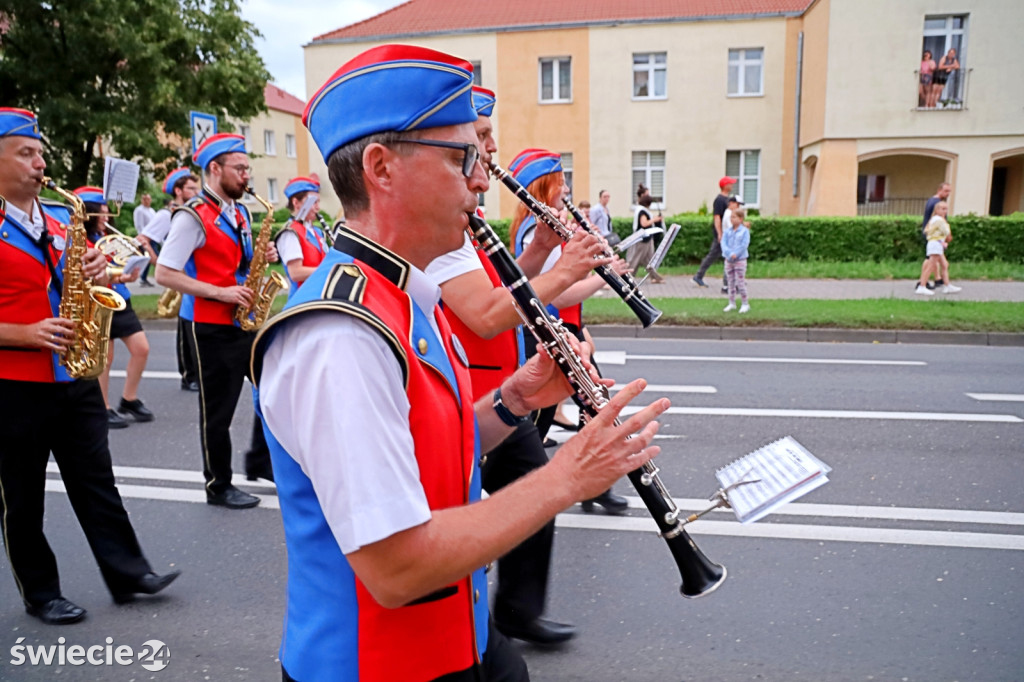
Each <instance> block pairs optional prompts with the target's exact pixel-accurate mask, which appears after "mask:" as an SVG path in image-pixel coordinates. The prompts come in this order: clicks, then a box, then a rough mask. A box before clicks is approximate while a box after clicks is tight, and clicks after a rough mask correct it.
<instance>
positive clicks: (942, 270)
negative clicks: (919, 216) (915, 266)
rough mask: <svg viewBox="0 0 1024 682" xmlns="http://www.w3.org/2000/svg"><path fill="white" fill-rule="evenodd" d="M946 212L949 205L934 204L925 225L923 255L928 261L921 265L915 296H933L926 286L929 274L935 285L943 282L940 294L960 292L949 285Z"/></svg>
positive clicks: (941, 202) (949, 232) (949, 239)
mask: <svg viewBox="0 0 1024 682" xmlns="http://www.w3.org/2000/svg"><path fill="white" fill-rule="evenodd" d="M948 212H949V204H947V203H946V202H945V201H940V202H939V203H937V204H935V211H934V213H933V214H932V217H931V219H929V220H928V224H927V225H925V228H924V234H925V236H926V237H927V238H928V247H927V250H926V252H925V253H926V254H927V258H928V260H926V261H925V262H924V263H922V264H921V279H920V280H918V283H917V289H915V290H914V293H915V294H919V295H921V296H934V295H935V292H934V291H932V290H931V289H929V288H928V286H927V285H928V276H929V275H930V274H934V275H935V281H936V284H937V283H938V282H939V281H940V279H941V281H943V282H945V285H944V286H943V287H942V289H941V291H942V293H944V294H955V293H956V292H958V291H961V288H960V287H957V286H953V285H952V284H950V283H949V261H948V260H947V259H946V246H948V245H949V243H950V242H951V241H953V233H952V232H951V231H950V229H949V223H948V222H947V221H946V214H947V213H948ZM936 289H938V287H936Z"/></svg>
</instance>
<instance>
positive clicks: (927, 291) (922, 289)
mask: <svg viewBox="0 0 1024 682" xmlns="http://www.w3.org/2000/svg"><path fill="white" fill-rule="evenodd" d="M914 293H915V294H920V295H921V296H934V295H935V292H934V291H932V290H931V289H929V288H928V287H923V286H921V285H920V284H918V285H917V288H916V289H914Z"/></svg>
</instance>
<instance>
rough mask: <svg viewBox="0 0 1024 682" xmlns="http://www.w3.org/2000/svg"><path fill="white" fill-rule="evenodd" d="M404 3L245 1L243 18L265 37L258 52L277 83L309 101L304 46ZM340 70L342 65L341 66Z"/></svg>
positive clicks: (377, 0) (382, 0)
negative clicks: (324, 34)
mask: <svg viewBox="0 0 1024 682" xmlns="http://www.w3.org/2000/svg"><path fill="white" fill-rule="evenodd" d="M402 2H404V0H333V1H332V0H301V1H300V2H293V3H290V4H289V3H283V2H281V0H243V1H242V17H243V18H245V20H246V21H249V22H251V23H252V24H254V25H255V26H256V28H258V29H259V31H260V33H262V34H263V38H262V39H259V40H257V41H256V49H258V50H259V52H260V55H262V57H263V61H264V63H265V64H266V65H267V69H268V70H269V71H270V73H271V74H272V75H273V80H274V83H275V84H277V85H278V86H280V87H282V88H284V89H285V90H286V91H288V92H290V93H291V94H293V95H295V96H296V97H298V98H300V99H303V100H304V99H306V94H307V93H306V80H305V77H304V76H303V56H302V46H303V45H306V44H307V43H309V41H310V40H312V38H313V36H317V35H320V34H322V33H327V32H328V31H333V30H334V29H336V28H341V27H342V26H347V25H348V24H352V23H355V22H357V21H362V20H363V19H367V18H369V17H372V16H373V15H375V14H379V13H380V12H383V11H384V10H386V9H390V8H392V7H394V6H395V5H399V4H401V3H402ZM339 66H340V65H339Z"/></svg>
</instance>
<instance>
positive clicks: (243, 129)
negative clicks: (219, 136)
mask: <svg viewBox="0 0 1024 682" xmlns="http://www.w3.org/2000/svg"><path fill="white" fill-rule="evenodd" d="M238 134H239V135H241V136H242V137H243V138H245V153H246V154H249V153H251V152H252V127H250V126H238Z"/></svg>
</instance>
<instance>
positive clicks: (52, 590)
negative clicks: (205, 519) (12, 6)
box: [0, 107, 178, 625]
mask: <svg viewBox="0 0 1024 682" xmlns="http://www.w3.org/2000/svg"><path fill="white" fill-rule="evenodd" d="M45 171H46V162H45V161H44V159H43V145H42V141H41V135H40V132H39V124H38V122H37V120H36V116H35V114H33V113H32V112H30V111H26V110H24V109H15V108H10V107H2V108H0V272H3V273H4V276H3V278H2V280H0V411H2V413H3V414H4V415H6V418H4V419H0V518H2V519H3V523H2V524H0V530H2V532H3V540H4V548H5V549H6V552H7V558H8V561H9V562H10V566H11V571H12V573H14V580H15V583H17V586H18V592H19V594H20V595H21V599H22V601H23V603H24V604H25V610H26V611H27V612H28V613H29V614H30V615H32V616H35V617H36V618H38V619H40V620H41V621H43V622H44V623H47V624H52V625H66V624H69V623H75V622H77V621H80V620H81V619H82V618H84V617H85V613H86V611H85V609H83V608H82V607H80V606H78V605H77V604H75V603H73V602H72V601H70V600H69V599H67V598H66V597H64V595H63V594H62V592H61V587H60V577H59V575H58V573H57V559H56V557H55V556H54V553H53V550H52V549H51V548H50V545H49V543H48V542H47V541H46V536H45V535H44V534H43V507H44V501H45V486H46V464H47V462H48V460H49V459H50V454H51V453H52V454H53V459H54V461H55V462H56V463H57V466H58V467H59V468H60V474H61V480H62V481H63V482H64V486H65V488H66V490H67V495H68V500H69V501H70V502H71V508H72V509H73V510H74V512H75V516H76V517H77V518H78V522H79V524H80V525H81V526H82V531H83V532H84V533H85V536H86V539H87V540H88V541H89V548H90V549H91V550H92V553H93V556H94V557H95V559H96V563H97V564H99V567H100V574H101V575H102V576H103V580H104V582H105V583H106V585H107V589H109V590H110V593H111V595H112V596H113V598H114V601H116V602H118V603H123V602H127V601H130V600H131V599H133V598H134V596H135V595H136V594H156V593H157V592H159V591H161V590H163V589H164V588H165V587H167V586H168V585H169V584H170V583H171V582H172V581H173V580H174V579H175V578H177V577H178V571H173V572H171V573H167V574H165V575H157V574H156V573H154V572H153V569H152V566H151V565H150V563H149V561H147V560H146V557H145V556H143V554H142V549H141V548H140V547H139V541H138V539H137V538H136V536H135V530H134V529H133V528H132V524H131V521H130V520H129V518H128V513H127V512H126V511H125V509H124V504H123V503H122V501H121V496H120V494H118V492H117V486H116V485H115V483H114V472H113V465H112V463H111V460H110V447H109V445H108V442H107V411H106V407H105V405H104V401H103V394H102V393H101V391H100V387H99V383H98V382H97V381H96V380H95V379H77V380H74V379H71V377H70V376H68V373H67V371H66V370H65V368H64V366H63V364H61V361H60V356H59V354H60V352H61V351H65V350H67V348H68V347H69V346H70V344H71V341H72V338H73V334H74V330H75V327H74V324H73V323H72V322H71V321H70V320H67V319H64V318H62V317H60V316H59V310H60V303H61V296H62V286H63V285H62V282H63V274H64V266H65V263H64V258H65V254H64V248H65V244H66V241H67V228H66V226H65V225H64V224H62V222H61V220H67V216H68V211H67V209H66V207H64V206H63V205H61V204H57V205H53V204H51V203H48V202H46V201H45V200H42V201H41V200H40V199H39V192H40V189H41V187H42V180H43V176H44V173H45ZM58 215H60V216H61V218H60V219H58V218H56V217H55V216H58ZM106 269H107V260H106V258H104V257H103V254H101V253H100V252H99V251H97V250H95V249H89V250H88V252H87V253H86V255H85V257H84V258H83V259H82V271H83V274H84V275H85V276H86V277H89V278H92V279H93V281H94V282H96V283H97V284H106V283H108V278H107V277H106Z"/></svg>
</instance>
